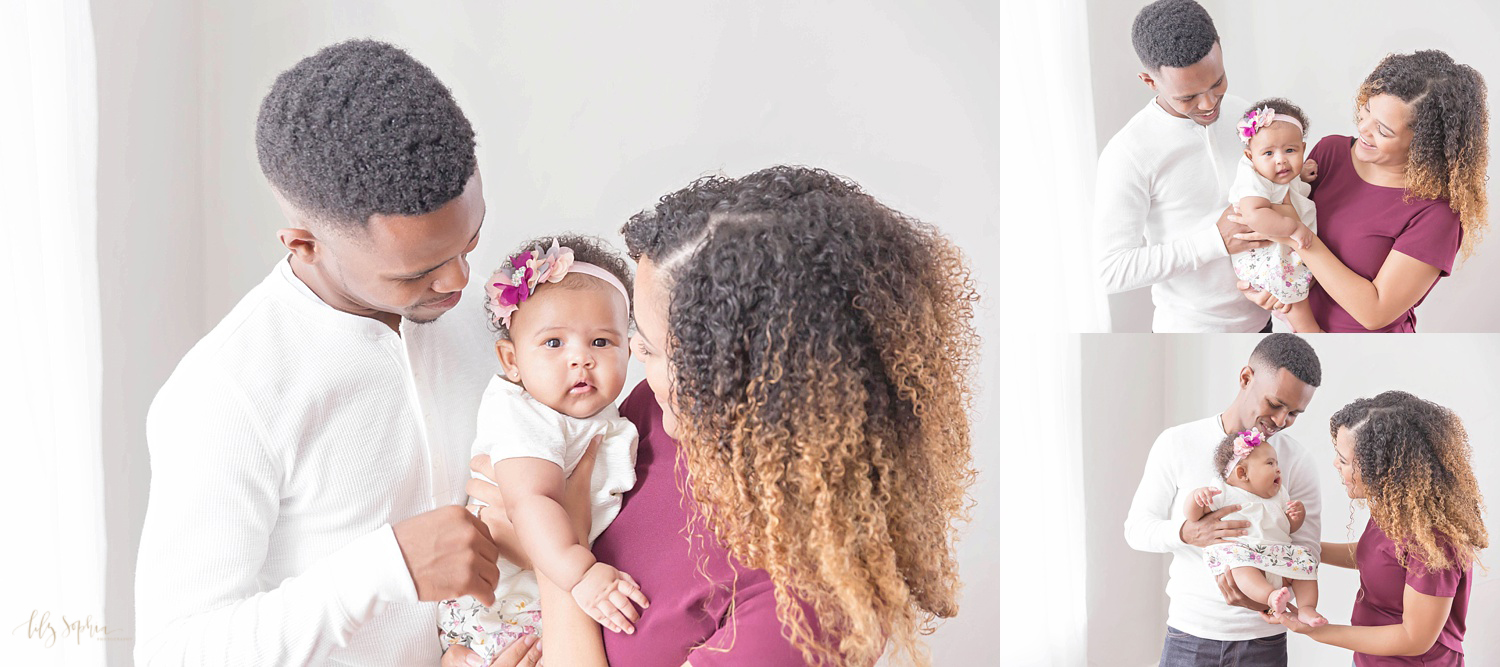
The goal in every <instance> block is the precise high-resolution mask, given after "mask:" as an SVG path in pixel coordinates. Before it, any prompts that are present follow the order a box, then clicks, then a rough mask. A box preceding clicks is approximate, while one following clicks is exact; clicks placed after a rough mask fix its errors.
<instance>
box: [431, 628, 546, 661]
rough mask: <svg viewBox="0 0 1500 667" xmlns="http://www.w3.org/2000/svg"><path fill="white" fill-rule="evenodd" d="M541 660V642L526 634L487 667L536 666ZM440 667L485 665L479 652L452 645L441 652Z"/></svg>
mask: <svg viewBox="0 0 1500 667" xmlns="http://www.w3.org/2000/svg"><path fill="white" fill-rule="evenodd" d="M541 662H542V643H541V642H539V641H537V640H536V635H526V636H525V637H522V638H521V639H519V640H517V641H515V642H512V643H511V645H510V646H507V647H505V650H504V651H501V652H500V655H497V656H495V659H494V660H493V661H491V662H490V664H489V666H488V667H536V665H538V664H541ZM440 664H441V665H442V667H485V664H484V660H481V659H480V658H479V654H478V653H475V652H473V651H470V650H469V649H468V648H466V647H463V646H452V647H449V648H448V652H447V653H444V654H443V660H442V662H441V663H440Z"/></svg>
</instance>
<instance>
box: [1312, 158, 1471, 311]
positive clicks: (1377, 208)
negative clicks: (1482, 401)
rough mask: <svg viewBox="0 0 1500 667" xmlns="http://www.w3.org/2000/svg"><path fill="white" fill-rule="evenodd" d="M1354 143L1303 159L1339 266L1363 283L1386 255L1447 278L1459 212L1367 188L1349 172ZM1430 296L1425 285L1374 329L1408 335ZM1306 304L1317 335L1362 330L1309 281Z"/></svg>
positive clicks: (1321, 231) (1322, 234) (1321, 226)
mask: <svg viewBox="0 0 1500 667" xmlns="http://www.w3.org/2000/svg"><path fill="white" fill-rule="evenodd" d="M1353 145H1354V138H1353V137H1345V136H1339V135H1332V136H1327V137H1324V138H1323V140H1322V141H1319V142H1318V145H1317V146H1315V147H1314V148H1313V149H1312V152H1311V153H1310V154H1309V157H1311V158H1312V159H1314V160H1317V161H1318V178H1317V179H1316V180H1314V181H1313V182H1312V184H1311V185H1312V200H1313V202H1314V203H1316V204H1317V205H1318V230H1317V231H1318V238H1321V239H1323V243H1325V244H1327V245H1328V249H1329V250H1331V251H1332V252H1333V256H1334V257H1337V258H1339V261H1341V262H1343V263H1344V266H1347V267H1349V269H1350V270H1351V271H1354V272H1355V273H1357V274H1359V275H1360V276H1361V277H1363V278H1364V279H1366V280H1372V281H1373V280H1374V279H1375V275H1376V274H1377V273H1379V272H1380V267H1381V266H1382V265H1384V264H1385V259H1386V257H1387V256H1389V255H1390V254H1391V251H1392V250H1395V251H1397V252H1400V253H1402V254H1404V255H1407V256H1408V257H1411V258H1413V259H1416V260H1418V261H1420V262H1423V263H1426V264H1429V265H1431V266H1434V267H1436V268H1437V269H1438V277H1439V279H1441V278H1442V277H1443V276H1446V275H1448V273H1449V272H1450V271H1452V270H1453V260H1454V259H1455V258H1457V257H1458V246H1459V242H1460V241H1461V240H1462V239H1463V228H1462V227H1460V226H1459V217H1458V213H1456V212H1454V210H1453V209H1452V208H1450V207H1449V204H1448V200H1446V199H1413V200H1411V201H1402V198H1403V196H1404V195H1405V190H1403V189H1402V188H1387V187H1383V186H1379V185H1371V184H1370V183H1368V182H1366V181H1365V180H1364V179H1363V178H1360V175H1359V174H1358V173H1357V172H1355V171H1354V158H1353V157H1352V156H1350V155H1349V149H1350V147H1352V146H1353ZM1436 285H1437V281H1433V286H1436ZM1431 292H1432V288H1431V287H1429V288H1428V289H1427V292H1426V293H1423V294H1422V298H1421V299H1417V303H1416V304H1414V305H1413V306H1412V307H1411V308H1410V309H1409V310H1407V311H1406V312H1405V313H1402V314H1401V316H1399V317H1397V318H1396V319H1395V321H1393V322H1391V323H1390V324H1388V325H1386V326H1384V327H1382V328H1380V329H1376V330H1375V331H1378V332H1406V333H1414V332H1415V331H1416V327H1417V313H1416V310H1417V306H1419V305H1421V304H1422V301H1423V300H1424V299H1426V298H1427V294H1428V293H1431ZM1307 302H1308V304H1309V306H1310V307H1311V308H1312V314H1313V317H1314V318H1315V319H1317V321H1318V325H1319V326H1321V327H1322V328H1323V330H1324V331H1329V332H1345V333H1348V332H1354V333H1361V332H1364V331H1366V329H1365V328H1364V327H1363V326H1361V325H1360V323H1359V322H1358V321H1357V320H1355V319H1354V316H1353V315H1350V314H1349V311H1346V310H1344V308H1343V306H1340V305H1339V304H1337V303H1335V302H1334V300H1333V298H1332V297H1330V296H1328V292H1327V291H1326V290H1324V289H1323V286H1322V285H1320V284H1317V283H1316V282H1315V283H1314V284H1313V288H1312V293H1311V294H1309V295H1308V301H1307Z"/></svg>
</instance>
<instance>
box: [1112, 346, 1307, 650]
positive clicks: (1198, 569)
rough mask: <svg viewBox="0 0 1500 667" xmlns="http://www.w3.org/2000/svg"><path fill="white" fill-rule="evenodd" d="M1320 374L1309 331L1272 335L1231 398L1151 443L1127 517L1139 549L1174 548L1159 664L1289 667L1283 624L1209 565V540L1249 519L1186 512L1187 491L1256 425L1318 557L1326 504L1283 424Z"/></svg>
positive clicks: (1235, 532)
mask: <svg viewBox="0 0 1500 667" xmlns="http://www.w3.org/2000/svg"><path fill="white" fill-rule="evenodd" d="M1225 379H1227V378H1225ZM1322 383H1323V368H1322V364H1321V363H1320V362H1319V361H1318V353H1317V352H1316V351H1315V350H1313V347H1312V345H1310V344H1308V342H1307V340H1306V339H1305V338H1302V337H1300V336H1297V335H1294V334H1283V333H1277V334H1271V335H1269V336H1266V337H1265V338H1262V339H1261V340H1260V341H1259V342H1258V343H1257V344H1256V346H1255V348H1254V349H1252V350H1251V351H1250V355H1249V358H1248V359H1247V360H1246V362H1245V364H1244V365H1243V366H1240V367H1239V368H1238V372H1237V373H1236V374H1235V384H1236V387H1237V389H1236V393H1235V396H1234V399H1233V400H1232V401H1230V403H1229V405H1228V407H1226V408H1225V409H1224V410H1223V411H1221V412H1219V413H1217V414H1213V415H1209V416H1207V417H1204V418H1201V419H1197V420H1195V421H1191V422H1188V423H1186V424H1179V425H1177V426H1173V427H1172V428H1169V429H1167V430H1165V431H1163V432H1162V433H1161V435H1159V436H1157V438H1156V442H1154V443H1152V445H1151V452H1150V453H1149V454H1148V455H1147V456H1146V465H1145V469H1144V470H1143V471H1142V473H1141V482H1140V485H1139V486H1138V487H1137V488H1136V492H1135V497H1134V498H1133V499H1132V500H1131V503H1130V512H1129V514H1127V515H1126V518H1125V541H1126V542H1127V543H1128V544H1130V547H1131V548H1132V549H1135V550H1137V551H1145V552H1152V553H1170V554H1172V562H1171V566H1170V567H1169V568H1168V570H1167V576H1168V582H1167V586H1166V593H1167V599H1168V604H1167V618H1166V626H1167V627H1166V640H1165V641H1164V642H1163V644H1162V652H1161V664H1162V665H1171V666H1172V667H1220V666H1221V665H1225V666H1227V665H1239V666H1242V667H1251V666H1254V667H1286V664H1287V648H1286V641H1287V634H1286V628H1284V627H1282V626H1280V625H1273V624H1268V623H1266V622H1265V621H1263V620H1261V615H1260V614H1259V613H1257V612H1258V611H1260V610H1265V609H1268V607H1267V606H1266V605H1265V603H1264V601H1257V600H1252V599H1250V598H1249V597H1248V596H1246V595H1245V594H1244V593H1243V592H1241V591H1240V590H1239V587H1238V586H1237V585H1236V584H1235V582H1234V577H1233V576H1232V575H1231V574H1230V573H1228V572H1226V573H1224V574H1223V575H1222V576H1219V577H1215V576H1214V575H1213V574H1212V573H1210V572H1209V570H1208V567H1207V566H1206V565H1205V564H1204V559H1203V547H1205V546H1208V545H1209V544H1213V543H1216V542H1218V541H1219V540H1222V539H1226V538H1228V539H1233V538H1236V537H1239V536H1241V535H1244V534H1245V529H1246V528H1247V527H1248V526H1249V525H1250V523H1249V522H1248V521H1245V520H1243V517H1244V515H1242V514H1235V512H1236V511H1238V510H1239V509H1240V507H1239V506H1238V505H1229V506H1227V507H1221V508H1219V509H1218V510H1215V511H1213V512H1210V513H1208V514H1205V515H1203V516H1202V517H1201V518H1198V519H1193V520H1189V519H1187V518H1186V516H1184V514H1183V511H1182V504H1183V503H1182V499H1183V494H1186V493H1191V492H1192V490H1193V489H1197V488H1200V487H1203V486H1208V485H1211V484H1212V483H1213V482H1215V481H1216V480H1218V479H1219V473H1220V471H1222V470H1223V464H1222V463H1221V462H1217V461H1216V459H1215V454H1216V450H1217V449H1218V448H1219V443H1221V442H1223V441H1224V439H1225V437H1226V436H1228V435H1230V434H1234V433H1241V432H1244V431H1248V430H1250V429H1252V428H1254V429H1259V430H1260V432H1261V433H1262V434H1264V435H1265V439H1266V440H1265V441H1266V443H1268V444H1269V445H1271V446H1272V447H1274V448H1275V451H1276V456H1277V459H1278V460H1279V465H1280V466H1281V475H1282V480H1283V486H1284V488H1285V489H1286V492H1287V495H1288V496H1289V497H1291V498H1292V499H1294V500H1300V501H1302V504H1303V508H1304V511H1305V515H1304V518H1303V525H1302V528H1301V529H1300V530H1298V531H1297V532H1296V534H1295V535H1293V536H1292V543H1293V544H1296V545H1297V546H1299V547H1302V548H1304V549H1306V550H1307V551H1308V553H1310V554H1312V555H1313V557H1315V558H1316V557H1318V556H1319V555H1320V554H1321V551H1322V543H1321V542H1319V539H1320V537H1319V536H1320V534H1321V533H1320V526H1321V525H1322V507H1323V503H1322V494H1321V492H1320V491H1319V490H1318V473H1317V465H1318V464H1317V462H1316V461H1315V460H1314V459H1313V456H1312V454H1310V453H1309V452H1308V450H1307V448H1306V447H1303V446H1302V444H1301V443H1299V442H1297V441H1296V440H1295V439H1293V438H1292V437H1291V436H1290V435H1288V434H1287V433H1285V431H1286V429H1287V428H1289V427H1291V426H1292V424H1293V423H1295V422H1296V421H1297V417H1299V416H1301V414H1302V412H1303V411H1304V410H1306V409H1307V405H1308V403H1309V402H1311V401H1312V398H1313V394H1314V393H1315V392H1316V391H1317V388H1318V386H1319V385H1321V384H1322Z"/></svg>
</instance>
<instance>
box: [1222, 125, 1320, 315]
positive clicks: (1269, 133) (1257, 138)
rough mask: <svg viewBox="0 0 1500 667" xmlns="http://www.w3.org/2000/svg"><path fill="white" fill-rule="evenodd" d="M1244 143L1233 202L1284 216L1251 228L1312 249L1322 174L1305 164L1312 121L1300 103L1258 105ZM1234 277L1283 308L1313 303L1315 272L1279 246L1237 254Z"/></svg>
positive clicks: (1242, 131) (1245, 211) (1310, 162)
mask: <svg viewBox="0 0 1500 667" xmlns="http://www.w3.org/2000/svg"><path fill="white" fill-rule="evenodd" d="M1239 128H1240V141H1243V142H1244V143H1245V156H1244V157H1243V158H1241V159H1240V162H1239V167H1238V168H1236V169H1235V176H1234V184H1233V185H1232V186H1230V188H1229V203H1230V204H1232V205H1234V207H1235V208H1236V209H1237V210H1238V211H1239V213H1240V215H1246V214H1248V213H1250V212H1251V211H1253V210H1256V209H1261V208H1270V209H1272V210H1273V211H1275V212H1277V213H1280V214H1281V215H1280V216H1279V217H1277V218H1276V219H1275V221H1274V222H1271V223H1262V224H1259V225H1257V226H1252V227H1251V229H1252V230H1254V231H1256V232H1260V233H1262V234H1265V235H1266V236H1271V237H1290V238H1291V239H1292V240H1293V241H1295V242H1296V243H1297V247H1299V248H1307V247H1309V246H1311V245H1312V239H1313V234H1314V230H1315V229H1316V228H1317V209H1316V207H1315V206H1314V205H1313V201H1312V200H1311V199H1309V198H1308V194H1309V192H1310V191H1311V187H1310V186H1309V185H1308V184H1307V181H1311V180H1313V178H1315V177H1316V174H1317V163H1316V162H1314V161H1313V160H1304V159H1303V156H1304V155H1305V154H1306V151H1307V142H1306V141H1305V138H1306V137H1307V118H1306V117H1305V116H1304V115H1303V114H1302V109H1299V108H1298V107H1297V106H1296V105H1295V104H1292V103H1291V102H1288V101H1286V100H1283V99H1280V98H1274V97H1273V98H1271V99H1267V100H1262V101H1260V102H1257V103H1256V104H1255V106H1254V107H1252V108H1251V109H1250V110H1249V111H1247V112H1246V113H1245V115H1244V117H1242V118H1241V119H1240V123H1239ZM1231 259H1232V261H1233V264H1234V275H1235V276H1236V277H1238V278H1239V279H1240V280H1243V281H1245V282H1247V283H1250V284H1251V285H1252V286H1254V287H1255V288H1256V289H1258V290H1261V291H1265V292H1270V293H1271V296H1274V297H1276V300H1278V301H1280V302H1282V303H1296V302H1298V301H1302V300H1303V299H1306V298H1307V295H1308V292H1309V291H1311V289H1312V279H1313V277H1312V272H1311V271H1310V270H1308V268H1307V266H1306V265H1304V264H1303V263H1302V258H1301V257H1299V256H1298V255H1297V251H1296V250H1295V249H1293V248H1290V247H1288V246H1285V245H1282V244H1279V243H1273V244H1271V245H1269V246H1265V247H1262V248H1253V249H1251V250H1247V251H1245V252H1241V253H1235V255H1234V256H1233V257H1232V258H1231Z"/></svg>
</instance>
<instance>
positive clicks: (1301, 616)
mask: <svg viewBox="0 0 1500 667" xmlns="http://www.w3.org/2000/svg"><path fill="white" fill-rule="evenodd" d="M1297 620H1299V621H1302V622H1303V623H1306V624H1308V625H1309V626H1311V627H1314V628H1316V627H1321V626H1324V625H1328V619H1326V618H1324V617H1323V615H1322V614H1319V613H1318V610H1317V609H1313V608H1312V607H1308V606H1305V605H1304V606H1303V607H1302V608H1301V609H1298V610H1297Z"/></svg>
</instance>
